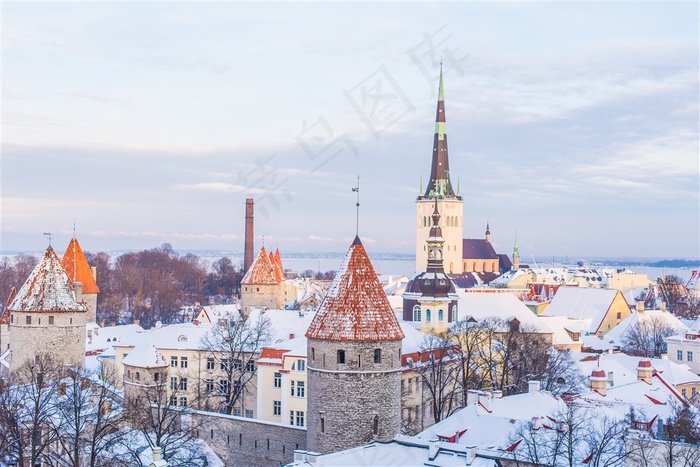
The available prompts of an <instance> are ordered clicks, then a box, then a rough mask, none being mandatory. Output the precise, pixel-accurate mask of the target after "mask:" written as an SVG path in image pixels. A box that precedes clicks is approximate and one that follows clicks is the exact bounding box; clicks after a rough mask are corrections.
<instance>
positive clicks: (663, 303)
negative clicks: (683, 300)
mask: <svg viewBox="0 0 700 467" xmlns="http://www.w3.org/2000/svg"><path fill="white" fill-rule="evenodd" d="M661 311H666V302H661Z"/></svg>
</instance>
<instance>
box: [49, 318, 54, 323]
mask: <svg viewBox="0 0 700 467" xmlns="http://www.w3.org/2000/svg"><path fill="white" fill-rule="evenodd" d="M49 324H53V316H49Z"/></svg>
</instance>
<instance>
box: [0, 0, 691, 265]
mask: <svg viewBox="0 0 700 467" xmlns="http://www.w3.org/2000/svg"><path fill="white" fill-rule="evenodd" d="M698 9H699V7H698V3H697V2H688V3H662V2H655V3H636V2H635V3H602V2H598V3H595V2H591V3H586V2H576V3H568V2H567V3H557V2H546V3H545V2H532V3H530V2H513V3H487V2H483V3H481V2H477V3H381V4H372V3H335V4H330V3H275V4H271V3H263V4H260V3H258V4H253V3H204V4H202V3H139V2H132V3H118V2H116V3H115V2H112V3H89V2H86V3H12V2H3V9H2V238H1V245H0V250H2V252H17V251H42V250H43V249H45V248H46V245H47V242H48V240H47V238H46V237H45V236H44V233H45V232H51V235H52V242H53V243H54V244H55V245H56V246H57V247H58V248H59V249H62V248H63V246H64V245H67V244H68V241H69V239H70V237H71V236H72V235H73V231H74V228H75V234H76V236H77V238H78V239H79V240H80V243H81V245H82V246H83V249H84V250H87V251H113V250H121V249H147V248H155V247H158V246H160V245H161V244H163V243H166V242H167V243H170V244H171V245H172V246H173V248H175V249H176V250H188V249H190V250H197V249H215V250H230V251H242V249H243V227H244V208H245V198H247V197H253V198H254V199H255V204H256V215H255V232H256V248H259V247H260V246H261V245H262V244H263V242H264V244H265V245H266V246H267V247H279V249H280V250H281V251H282V252H283V253H284V252H285V251H295V252H298V251H318V252H322V251H329V252H343V251H346V250H347V248H348V246H349V244H350V242H351V241H352V239H353V237H354V236H355V230H356V206H355V203H356V199H355V195H356V193H354V192H353V191H352V188H353V187H355V186H356V184H357V177H358V175H359V176H360V182H359V183H360V212H359V226H357V227H358V228H359V233H360V237H361V238H362V239H363V242H364V243H365V245H366V246H367V248H368V251H370V252H372V251H374V252H396V253H413V251H414V245H415V241H416V239H415V232H414V222H415V198H416V196H417V195H418V193H419V189H420V186H421V182H422V183H426V181H427V179H428V178H429V175H430V157H431V153H432V142H433V133H434V119H435V106H436V98H437V82H438V74H439V67H440V61H441V60H442V62H443V68H444V87H445V102H446V115H447V134H448V145H449V156H450V170H451V176H452V181H453V184H455V185H457V184H459V187H460V192H461V195H462V196H463V198H464V226H465V228H464V230H465V232H464V234H465V237H470V238H483V235H484V231H485V227H486V223H487V222H488V223H489V224H490V228H491V241H492V243H493V244H494V246H495V248H496V250H497V251H498V252H500V253H511V252H512V248H513V242H514V239H515V237H516V234H517V239H518V243H519V247H520V254H521V257H523V258H530V257H531V256H550V255H558V256H564V255H566V256H568V257H569V258H575V257H581V258H585V257H591V256H594V257H603V256H607V257H648V258H687V259H697V258H698V256H699V254H700V167H699V165H700V162H699V154H700V137H699V134H698V128H699V122H700V118H699V106H698V104H699V93H698V89H699V87H700V83H699V78H698V77H699V74H700V68H699V58H698V57H699V56H700V53H699V50H700V47H699V42H700V39H699V37H700V34H699V31H698V23H699V21H698V17H699V11H698Z"/></svg>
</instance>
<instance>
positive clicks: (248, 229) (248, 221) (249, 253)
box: [243, 198, 255, 274]
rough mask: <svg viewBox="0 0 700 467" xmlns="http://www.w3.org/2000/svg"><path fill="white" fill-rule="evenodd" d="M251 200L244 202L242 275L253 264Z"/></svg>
mask: <svg viewBox="0 0 700 467" xmlns="http://www.w3.org/2000/svg"><path fill="white" fill-rule="evenodd" d="M253 213H254V206H253V198H246V200H245V245H244V247H243V248H244V249H243V274H245V273H246V272H248V269H249V268H250V266H251V265H252V264H253V254H254V252H253V250H254V249H255V243H254V242H255V232H254V224H253Z"/></svg>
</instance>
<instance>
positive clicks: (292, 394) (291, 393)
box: [289, 381, 295, 397]
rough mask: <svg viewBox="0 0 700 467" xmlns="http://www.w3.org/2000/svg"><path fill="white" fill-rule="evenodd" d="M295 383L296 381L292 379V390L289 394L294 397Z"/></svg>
mask: <svg viewBox="0 0 700 467" xmlns="http://www.w3.org/2000/svg"><path fill="white" fill-rule="evenodd" d="M294 384H295V383H294V381H292V383H291V391H290V392H289V394H290V395H291V396H292V397H294Z"/></svg>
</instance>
